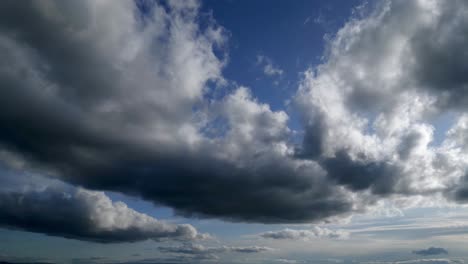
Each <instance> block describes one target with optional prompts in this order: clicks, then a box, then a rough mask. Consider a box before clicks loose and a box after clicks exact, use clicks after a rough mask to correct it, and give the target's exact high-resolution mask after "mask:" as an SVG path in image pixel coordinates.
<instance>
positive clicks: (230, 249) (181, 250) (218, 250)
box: [158, 244, 274, 259]
mask: <svg viewBox="0 0 468 264" xmlns="http://www.w3.org/2000/svg"><path fill="white" fill-rule="evenodd" d="M158 250H159V251H160V252H163V253H171V254H181V255H179V256H181V257H185V258H187V257H190V258H196V259H219V256H218V255H217V254H223V253H243V254H253V253H262V252H269V251H273V250H274V249H272V248H269V247H263V246H244V247H237V246H220V247H205V246H203V245H200V244H185V245H182V246H165V247H162V246H161V247H158Z"/></svg>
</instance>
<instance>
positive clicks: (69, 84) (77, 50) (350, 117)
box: [0, 0, 468, 223]
mask: <svg viewBox="0 0 468 264" xmlns="http://www.w3.org/2000/svg"><path fill="white" fill-rule="evenodd" d="M1 5H2V8H1V9H0V47H1V49H0V50H1V55H2V61H1V62H0V85H1V87H2V89H0V105H1V106H2V111H0V158H1V161H2V162H3V163H5V164H6V165H8V166H10V167H11V168H12V169H15V170H17V171H18V172H20V173H23V172H25V171H28V172H31V171H34V172H40V173H42V174H44V175H46V176H47V177H54V178H58V179H61V180H64V181H66V182H68V183H71V184H76V185H80V186H84V187H85V188H88V189H95V190H112V191H117V192H122V193H126V194H130V195H135V196H138V197H141V198H143V199H147V200H150V201H153V202H155V203H157V204H163V205H166V206H169V207H172V208H174V209H175V211H176V213H178V214H181V215H184V216H201V217H217V218H222V219H227V220H230V221H248V222H264V223H288V222H310V221H318V220H323V219H326V218H329V217H333V216H342V215H347V214H350V213H352V212H361V211H362V210H364V209H365V208H367V207H368V206H369V205H373V204H376V200H378V199H380V198H381V197H382V196H384V197H393V196H408V195H419V196H426V195H431V194H434V193H444V194H445V197H448V198H450V199H456V200H458V201H461V202H463V197H464V196H465V195H464V194H463V193H464V192H463V187H462V188H461V189H460V188H459V187H460V180H462V181H463V180H464V177H463V176H464V175H465V170H466V166H467V161H468V159H467V154H466V148H464V146H465V145H466V144H465V145H463V144H464V143H463V140H464V137H463V128H464V126H463V117H460V119H459V122H458V123H456V124H455V125H454V126H453V128H452V129H451V130H450V132H449V133H448V134H447V137H446V138H445V140H444V141H443V142H442V143H441V144H440V145H434V144H433V138H434V137H435V136H434V135H435V134H436V132H437V131H436V129H437V128H436V127H433V126H432V125H431V118H434V117H436V116H438V115H443V114H445V113H446V112H447V111H449V110H450V111H452V110H453V109H456V111H464V110H465V109H464V107H463V105H464V104H463V100H464V99H463V98H464V97H465V94H464V91H465V90H466V89H463V87H464V85H465V84H464V83H465V80H464V78H463V77H462V75H459V74H454V75H450V74H448V75H444V77H441V76H440V75H441V74H444V71H442V70H438V69H437V67H439V66H440V65H436V63H433V64H431V63H428V60H434V61H435V60H442V61H449V59H450V58H454V56H455V55H453V53H454V52H456V50H463V49H461V48H459V49H454V48H453V47H451V46H450V45H452V44H453V45H455V46H456V47H462V46H463V43H464V41H465V38H464V37H459V38H456V37H455V35H456V34H453V35H452V34H451V33H453V32H463V29H464V28H465V27H464V25H465V24H466V23H465V22H466V19H465V17H466V16H463V14H464V12H466V10H467V7H466V4H464V3H463V2H462V1H451V2H443V1H423V0H421V1H398V0H397V1H382V2H381V3H380V4H379V5H378V7H377V8H376V10H375V11H374V12H372V13H370V14H369V15H368V16H365V17H360V18H354V19H352V20H351V21H350V22H348V23H347V24H346V25H345V26H344V27H343V28H342V29H341V30H340V31H339V32H338V33H337V34H336V36H335V37H334V38H333V39H332V40H331V42H330V43H329V47H328V54H327V55H326V56H325V60H324V64H323V65H321V66H319V67H318V68H317V69H309V70H307V71H306V72H305V73H304V76H303V78H302V80H301V81H300V87H299V90H298V92H297V95H296V97H295V101H296V105H297V106H298V107H299V109H300V111H301V113H302V118H303V121H304V128H305V136H304V140H303V144H302V146H301V147H300V148H299V149H297V148H296V146H294V144H293V143H292V140H291V131H290V129H289V128H288V127H287V122H288V115H287V114H286V113H285V112H284V111H273V110H272V109H270V107H269V106H268V104H263V103H261V102H258V101H257V100H256V99H255V97H254V96H252V94H251V93H250V91H249V89H247V88H245V87H238V88H236V89H234V90H233V91H230V92H225V96H222V97H221V98H218V97H217V96H216V95H217V94H215V93H214V92H213V89H212V87H213V86H217V87H218V88H220V87H221V86H222V85H223V84H224V83H225V80H224V78H223V76H222V73H221V72H222V68H223V66H224V64H225V62H226V61H225V60H224V58H222V57H220V56H217V55H216V54H219V53H222V52H224V49H223V44H224V43H225V41H226V36H225V33H224V30H223V29H222V28H221V27H220V26H218V25H216V23H215V22H213V21H212V20H210V21H200V19H202V18H201V16H199V15H198V14H199V10H198V8H199V4H198V2H197V1H190V2H183V3H181V2H178V1H169V2H168V4H167V5H161V4H159V3H152V2H145V1H142V2H133V1H126V2H119V3H114V2H110V1H102V2H95V1H80V2H72V1H60V2H59V1H40V2H18V1H7V2H4V3H2V4H1ZM18 12H21V14H22V15H21V16H19V15H18ZM23 17H25V18H26V19H24V18H23ZM201 22H203V23H201ZM438 32H442V33H443V34H442V35H447V38H442V37H441V38H438V41H436V42H432V43H427V44H426V43H425V42H427V41H428V40H427V36H431V35H433V36H438V35H437V34H438ZM445 51H447V53H445ZM424 52H428V53H430V56H425V55H424ZM262 61H263V62H265V61H264V59H262ZM456 61H457V63H454V64H453V65H451V66H450V67H452V66H453V67H457V69H453V71H451V72H457V71H458V72H463V69H464V67H465V66H464V61H465V60H463V56H460V59H459V60H458V58H457V60H456ZM71 62H72V63H71ZM430 67H434V69H430ZM270 70H271V71H269V72H271V73H273V75H278V74H279V73H278V70H277V69H276V70H275V68H274V67H273V68H270ZM432 71H434V72H437V74H433V75H431V74H427V73H430V72H432ZM280 75H281V74H280ZM457 76H458V77H457ZM456 77H457V78H456ZM431 78H432V79H431ZM449 79H450V80H451V81H450V82H449V81H448V80H449ZM429 83H430V85H429ZM444 87H446V88H447V89H448V90H447V89H446V90H444ZM24 106H27V107H24ZM456 131H460V132H456ZM462 183H463V182H462ZM58 198H59V197H57V199H58ZM5 199H7V198H5Z"/></svg>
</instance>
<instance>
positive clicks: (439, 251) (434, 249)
mask: <svg viewBox="0 0 468 264" xmlns="http://www.w3.org/2000/svg"><path fill="white" fill-rule="evenodd" d="M412 252H413V254H417V255H422V256H429V255H441V254H448V251H447V250H446V249H444V248H438V247H430V248H427V249H420V250H413V251H412Z"/></svg>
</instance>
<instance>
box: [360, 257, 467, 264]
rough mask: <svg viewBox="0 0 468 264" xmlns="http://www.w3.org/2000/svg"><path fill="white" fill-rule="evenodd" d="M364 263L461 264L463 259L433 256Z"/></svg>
mask: <svg viewBox="0 0 468 264" xmlns="http://www.w3.org/2000/svg"><path fill="white" fill-rule="evenodd" d="M362 263H366V264H424V263H426V264H463V263H465V261H464V260H463V259H446V258H435V259H412V260H400V261H369V262H362Z"/></svg>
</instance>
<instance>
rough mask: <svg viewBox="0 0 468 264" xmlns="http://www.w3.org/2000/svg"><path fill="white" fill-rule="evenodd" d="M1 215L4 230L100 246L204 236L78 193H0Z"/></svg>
mask: <svg viewBox="0 0 468 264" xmlns="http://www.w3.org/2000/svg"><path fill="white" fill-rule="evenodd" d="M0 211H1V212H2V215H1V216H0V226H2V227H6V228H12V229H20V230H25V231H32V232H40V233H44V234H48V235H54V236H62V237H66V238H74V239H80V240H87V241H93V242H101V243H113V242H134V241H141V240H147V239H153V240H165V239H174V240H194V239H197V238H200V237H201V236H204V235H203V234H198V232H197V230H196V229H195V228H194V227H193V226H191V225H188V224H178V225H176V224H170V223H167V222H163V221H159V220H157V219H155V218H153V217H151V216H149V215H146V214H143V213H139V212H136V211H135V210H133V209H131V208H128V207H127V205H126V204H125V203H123V202H112V201H111V200H110V199H109V197H107V196H106V195H105V194H104V193H103V192H94V191H88V190H84V189H82V188H78V189H72V190H71V191H69V190H65V189H58V188H53V187H52V188H46V189H44V190H38V191H28V192H2V193H0Z"/></svg>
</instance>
